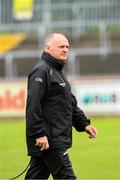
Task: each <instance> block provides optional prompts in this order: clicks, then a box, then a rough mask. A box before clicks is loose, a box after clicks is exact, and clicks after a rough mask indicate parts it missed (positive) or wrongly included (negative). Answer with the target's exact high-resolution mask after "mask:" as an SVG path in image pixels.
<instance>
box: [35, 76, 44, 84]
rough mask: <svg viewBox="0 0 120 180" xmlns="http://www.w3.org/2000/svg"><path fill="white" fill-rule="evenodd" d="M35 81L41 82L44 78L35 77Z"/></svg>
mask: <svg viewBox="0 0 120 180" xmlns="http://www.w3.org/2000/svg"><path fill="white" fill-rule="evenodd" d="M35 81H39V82H41V83H43V80H42V78H40V77H36V78H35Z"/></svg>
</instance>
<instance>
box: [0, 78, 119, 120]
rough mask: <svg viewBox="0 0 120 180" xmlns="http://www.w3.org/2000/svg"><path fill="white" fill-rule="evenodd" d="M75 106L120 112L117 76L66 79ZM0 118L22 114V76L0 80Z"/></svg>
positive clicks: (94, 111) (91, 112)
mask: <svg viewBox="0 0 120 180" xmlns="http://www.w3.org/2000/svg"><path fill="white" fill-rule="evenodd" d="M70 82H71V86H72V91H73V93H74V94H75V96H76V97H77V100H78V106H79V107H80V108H81V109H83V110H84V111H85V112H86V113H87V114H88V115H120V79H116V80H115V79H114V80H112V79H111V80H110V79H109V80H108V79H106V80H105V79H104V80H103V79H101V80H100V79H99V80H95V79H94V80H85V79H84V80H79V79H74V80H73V78H72V79H70ZM0 84H1V86H0V118H24V117H25V107H26V89H27V82H26V80H17V81H0Z"/></svg>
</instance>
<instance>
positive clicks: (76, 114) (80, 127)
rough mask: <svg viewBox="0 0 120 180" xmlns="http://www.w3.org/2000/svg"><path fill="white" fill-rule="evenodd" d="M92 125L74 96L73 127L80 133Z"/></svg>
mask: <svg viewBox="0 0 120 180" xmlns="http://www.w3.org/2000/svg"><path fill="white" fill-rule="evenodd" d="M89 124H90V120H89V119H87V117H86V116H85V114H84V112H83V111H82V110H81V109H80V108H79V107H78V106H77V100H76V98H75V96H74V95H73V94H72V125H73V126H74V127H75V129H76V130H77V131H79V132H82V131H84V130H85V127H86V126H87V125H89Z"/></svg>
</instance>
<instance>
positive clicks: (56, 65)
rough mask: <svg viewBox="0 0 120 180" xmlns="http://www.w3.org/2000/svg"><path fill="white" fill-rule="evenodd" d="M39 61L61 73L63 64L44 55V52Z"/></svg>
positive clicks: (46, 54)
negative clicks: (43, 61)
mask: <svg viewBox="0 0 120 180" xmlns="http://www.w3.org/2000/svg"><path fill="white" fill-rule="evenodd" d="M41 59H42V60H45V61H46V62H47V63H48V64H50V65H52V66H53V67H54V68H55V69H57V70H58V71H61V70H62V69H63V67H64V64H65V63H63V62H60V61H59V60H57V59H55V58H54V57H52V56H51V55H50V54H48V53H46V52H45V51H44V52H43V54H42V57H41Z"/></svg>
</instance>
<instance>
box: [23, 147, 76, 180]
mask: <svg viewBox="0 0 120 180" xmlns="http://www.w3.org/2000/svg"><path fill="white" fill-rule="evenodd" d="M50 174H51V175H52V177H53V179H73V180H74V179H76V176H75V174H74V171H73V169H72V166H71V162H70V159H69V155H68V154H67V151H65V150H61V151H58V150H45V151H43V152H42V154H41V156H32V157H31V162H30V167H29V169H28V171H27V173H26V176H25V179H26V180H27V179H29V180H30V179H36V180H37V179H48V178H49V176H50Z"/></svg>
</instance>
